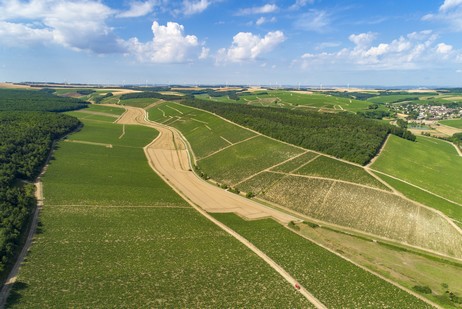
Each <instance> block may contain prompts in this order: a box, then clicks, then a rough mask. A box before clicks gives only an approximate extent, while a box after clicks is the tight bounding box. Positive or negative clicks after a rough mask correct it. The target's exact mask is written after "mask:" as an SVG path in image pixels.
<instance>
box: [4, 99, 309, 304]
mask: <svg viewBox="0 0 462 309" xmlns="http://www.w3.org/2000/svg"><path fill="white" fill-rule="evenodd" d="M91 109H92V108H90V110H91ZM106 112H108V111H107V110H106ZM84 123H85V127H84V129H83V130H82V131H81V132H79V133H77V134H73V135H71V136H70V137H69V139H68V140H73V141H74V142H62V143H60V145H59V149H58V150H57V152H56V153H55V158H54V160H53V161H52V163H51V165H50V166H49V169H48V171H47V173H46V176H45V177H44V179H43V180H44V190H45V207H44V209H43V211H42V215H41V224H40V227H39V233H38V234H37V235H36V238H35V242H34V244H33V247H32V250H31V252H30V253H29V255H28V257H27V262H26V263H25V264H24V265H23V266H22V268H21V271H20V273H19V277H18V281H17V282H16V284H15V285H14V288H13V293H12V294H11V295H10V298H9V307H11V308H30V307H41V308H44V307H92V308H95V307H197V308H205V307H229V306H231V307H276V308H281V307H285V306H289V307H297V308H301V307H303V308H311V307H312V306H311V304H310V303H308V302H307V300H306V299H305V298H303V297H302V296H301V294H300V293H298V292H297V291H296V290H295V289H294V288H293V287H292V286H291V285H290V284H288V283H287V282H286V281H285V280H284V279H283V278H282V277H281V276H280V275H279V274H277V273H276V272H275V271H274V270H273V269H272V268H270V267H269V266H268V265H267V264H266V263H265V262H264V261H263V260H261V259H260V258H259V257H257V256H256V255H255V254H254V253H252V252H251V251H250V250H249V249H247V248H246V247H244V246H243V245H242V244H241V243H239V242H238V241H237V240H236V239H234V238H233V237H232V236H230V235H229V234H227V233H226V232H224V231H223V230H221V229H220V228H218V227H217V226H215V225H214V224H212V223H211V222H210V221H208V220H207V219H205V218H204V217H202V216H201V215H200V214H199V213H198V212H197V211H196V210H194V209H193V208H192V207H190V206H189V205H188V204H187V203H186V202H185V201H184V200H182V199H181V198H180V197H179V196H178V195H177V194H176V193H175V192H174V191H173V190H172V189H171V188H170V187H168V186H167V185H166V184H165V183H164V182H163V181H162V180H161V179H160V178H159V177H158V176H157V175H156V174H155V173H154V172H153V171H152V170H151V169H150V168H149V166H148V164H147V162H146V158H145V156H144V153H143V150H142V147H143V146H144V145H145V144H147V143H149V142H150V141H151V140H152V139H153V138H154V137H155V136H156V134H157V133H156V132H155V131H154V130H152V129H148V128H144V127H137V126H125V129H124V130H123V126H121V125H115V124H112V123H111V122H109V121H107V122H105V123H103V122H101V121H95V120H84ZM123 132H125V134H122V133H123ZM106 145H111V147H107V146H106Z"/></svg>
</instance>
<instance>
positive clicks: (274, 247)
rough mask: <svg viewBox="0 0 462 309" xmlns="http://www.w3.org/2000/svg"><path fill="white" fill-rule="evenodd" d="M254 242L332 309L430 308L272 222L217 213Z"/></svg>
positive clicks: (217, 215) (222, 219)
mask: <svg viewBox="0 0 462 309" xmlns="http://www.w3.org/2000/svg"><path fill="white" fill-rule="evenodd" d="M213 216H214V217H215V218H217V219H219V220H220V221H222V222H223V223H225V224H226V225H228V226H229V227H231V228H232V229H234V230H235V231H237V232H238V233H239V234H241V235H242V236H244V237H245V238H247V239H248V240H249V241H251V242H252V243H254V244H255V245H256V246H257V247H258V248H259V249H260V250H262V251H263V252H265V253H266V254H267V255H268V256H269V257H270V258H272V259H273V260H274V261H276V262H277V263H279V264H280V265H281V266H282V267H284V268H285V269H286V270H287V271H288V272H289V273H292V274H296V278H297V280H298V281H299V282H300V284H301V285H302V286H304V287H305V288H306V289H307V290H308V291H310V292H311V293H312V294H313V295H314V296H315V297H316V298H318V299H319V300H320V301H321V302H322V303H324V304H325V305H326V306H327V307H328V308H366V307H367V308H430V307H431V306H429V305H427V304H426V303H424V302H423V301H421V300H419V299H417V298H415V297H414V296H412V295H410V294H408V293H407V292H405V291H402V290H400V289H399V288H397V287H395V286H393V285H391V284H389V283H387V282H385V281H383V280H382V279H380V278H378V277H376V276H374V275H372V274H371V273H369V272H366V271H364V270H363V269H361V268H359V267H357V266H355V265H353V264H351V263H350V262H347V261H346V260H344V259H342V258H340V257H338V256H336V255H334V254H332V253H331V252H329V251H327V250H326V249H323V248H321V247H319V246H318V245H316V244H314V243H312V242H310V241H308V240H306V239H304V238H302V237H300V236H298V235H297V234H295V233H293V232H292V231H290V230H288V229H286V228H284V227H282V226H281V225H280V224H278V223H276V222H275V221H273V220H271V219H266V220H259V221H244V220H242V219H241V218H239V217H238V216H236V215H234V214H214V215H213Z"/></svg>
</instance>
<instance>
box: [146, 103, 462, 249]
mask: <svg viewBox="0 0 462 309" xmlns="http://www.w3.org/2000/svg"><path fill="white" fill-rule="evenodd" d="M150 117H151V119H154V120H157V121H159V122H164V123H165V124H169V125H171V126H173V127H176V128H177V129H179V130H180V131H181V132H182V133H183V135H185V137H186V138H187V139H188V141H189V142H190V144H191V147H192V149H193V150H194V152H197V151H199V152H201V151H202V153H201V154H202V155H203V153H204V152H203V151H204V150H203V148H205V149H207V153H208V157H202V158H201V157H200V156H197V157H199V160H198V162H197V164H198V165H199V166H200V168H201V171H202V172H204V173H205V174H207V175H208V176H210V177H212V179H214V180H216V181H218V182H219V183H225V184H227V185H231V186H234V187H237V188H238V189H239V190H240V191H243V192H252V193H254V194H257V196H258V197H260V198H262V199H265V200H268V201H270V202H274V203H276V204H279V205H282V206H284V207H287V208H290V209H292V210H295V211H297V212H299V213H301V214H304V215H307V216H310V217H312V218H315V219H318V220H323V221H326V222H330V223H334V224H339V225H342V226H345V227H349V228H354V229H356V230H360V231H363V232H367V233H371V234H375V235H378V236H380V237H385V238H390V239H394V240H397V241H400V242H404V243H407V244H411V245H416V246H421V247H423V248H427V249H431V250H436V251H439V252H442V253H444V254H449V255H453V254H458V252H459V251H458V250H462V247H461V244H462V239H461V236H460V235H459V234H457V233H455V230H454V228H453V227H452V226H450V225H449V223H448V222H447V221H445V220H443V219H442V218H441V217H438V216H437V215H435V214H434V213H432V212H430V211H429V210H426V209H424V210H422V211H419V209H420V208H421V207H419V206H417V205H415V204H413V203H411V202H409V201H407V200H404V199H403V198H401V197H399V196H397V195H395V194H392V193H391V192H390V193H386V192H382V191H379V190H375V189H374V188H378V189H381V190H387V191H390V190H389V189H388V188H387V187H386V186H385V185H383V184H382V183H381V182H379V181H378V180H376V179H375V178H374V177H373V176H371V175H370V174H368V173H367V172H366V171H364V170H363V169H362V168H360V167H357V166H354V165H350V164H348V163H344V162H341V161H338V160H335V159H330V158H328V157H325V156H322V155H321V156H319V157H318V155H317V154H315V153H313V152H310V151H307V152H306V153H303V150H300V149H297V148H292V147H290V146H288V145H286V144H283V143H280V142H276V141H274V140H271V139H267V138H264V137H262V136H257V137H253V138H251V139H247V140H245V141H243V138H244V137H243V134H244V132H250V131H246V130H245V129H243V128H240V127H238V126H233V125H232V124H230V123H229V122H227V121H225V120H223V119H220V118H219V117H216V116H214V115H212V114H210V113H206V112H203V111H201V110H196V109H192V108H189V107H185V106H182V105H180V104H175V103H173V104H172V103H163V104H161V105H159V106H156V107H154V108H152V109H151V110H150ZM169 117H171V118H169ZM192 118H194V119H195V120H193V119H192ZM198 120H199V122H198ZM200 121H203V122H204V123H203V122H200ZM205 122H206V123H207V127H208V128H207V127H205V125H206V124H205ZM223 127H226V128H228V129H227V130H228V131H229V132H234V133H233V135H234V136H233V137H234V140H233V141H232V142H231V141H230V143H228V144H224V139H223V138H221V136H222V134H225V133H227V132H226V130H223ZM201 128H202V130H203V132H207V133H208V134H209V135H205V134H201V135H194V134H195V132H196V131H199V130H200V129H201ZM220 130H221V131H220ZM215 131H217V132H219V133H218V134H217V133H216V132H215ZM199 132H201V131H199ZM250 133H252V132H250ZM247 134H248V133H247ZM252 134H254V133H252ZM207 136H211V138H210V139H208V138H206V137H207ZM191 137H192V138H191ZM236 137H240V139H241V141H243V142H241V143H238V144H232V143H233V142H234V143H235V141H236V140H237V139H236ZM251 137H252V136H251ZM220 143H221V144H220ZM220 145H221V146H220ZM219 147H227V148H226V149H223V148H219ZM216 149H218V150H220V149H221V150H220V151H217V150H216ZM213 150H215V151H216V152H214V151H213ZM291 158H293V159H292V160H291ZM285 161H287V162H285ZM284 162H285V163H284ZM287 173H298V174H299V176H291V175H288V174H287ZM313 177H321V178H325V179H313ZM336 180H342V181H347V182H352V183H357V184H359V185H361V186H359V185H354V184H348V183H342V182H339V181H336ZM429 227H430V228H429ZM428 229H430V230H434V231H435V232H434V233H433V234H432V233H430V232H429V230H428ZM439 237H441V239H440V238H439ZM461 252H462V251H461Z"/></svg>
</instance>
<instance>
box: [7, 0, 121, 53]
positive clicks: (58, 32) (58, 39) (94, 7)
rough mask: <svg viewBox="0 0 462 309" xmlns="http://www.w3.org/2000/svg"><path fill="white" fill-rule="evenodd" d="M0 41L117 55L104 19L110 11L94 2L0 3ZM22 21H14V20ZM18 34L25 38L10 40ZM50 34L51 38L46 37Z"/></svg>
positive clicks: (117, 50) (115, 46)
mask: <svg viewBox="0 0 462 309" xmlns="http://www.w3.org/2000/svg"><path fill="white" fill-rule="evenodd" d="M0 11H1V12H2V13H1V14H0V20H3V21H4V22H3V23H2V25H1V27H2V30H1V35H0V42H2V43H3V44H6V45H17V44H18V43H21V42H22V43H25V42H26V41H27V42H29V43H38V42H43V43H54V44H58V45H62V46H65V47H67V48H71V49H74V50H87V51H93V52H96V53H111V52H119V51H120V48H119V47H118V45H117V42H116V37H115V36H114V34H113V32H112V29H111V28H110V27H109V26H107V24H106V19H107V18H109V17H110V16H112V15H113V14H114V11H113V10H112V9H111V8H109V7H107V6H106V5H104V4H102V3H101V2H100V1H96V0H74V1H62V0H46V1H43V0H42V1H40V0H31V1H28V2H22V1H18V0H0ZM19 19H21V20H24V21H23V22H18V21H17V20H19ZM18 31H21V32H22V33H23V34H25V35H26V37H27V39H24V38H22V37H16V38H15V37H14V36H15V33H17V32H18ZM50 34H51V35H50Z"/></svg>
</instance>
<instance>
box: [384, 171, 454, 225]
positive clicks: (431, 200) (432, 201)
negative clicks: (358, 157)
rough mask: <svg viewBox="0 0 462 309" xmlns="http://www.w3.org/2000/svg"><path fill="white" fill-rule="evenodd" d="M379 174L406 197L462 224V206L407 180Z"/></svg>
mask: <svg viewBox="0 0 462 309" xmlns="http://www.w3.org/2000/svg"><path fill="white" fill-rule="evenodd" d="M377 175H378V176H379V177H380V178H382V179H383V180H385V181H386V182H387V183H388V184H390V185H391V186H392V187H393V188H395V189H396V190H398V191H399V192H401V193H403V194H404V195H405V196H406V197H408V198H410V199H411V200H414V201H416V202H419V203H422V204H424V205H427V206H430V207H432V208H435V209H437V210H439V211H441V212H442V213H444V214H445V215H446V216H448V217H449V218H452V219H454V220H455V221H456V222H457V223H458V224H459V225H461V226H462V207H461V206H459V205H456V204H454V203H451V202H448V201H446V200H445V199H442V198H440V197H438V196H436V195H433V194H430V193H427V192H425V191H423V190H420V189H419V188H416V187H413V186H411V185H408V184H407V183H405V182H402V181H399V180H396V179H394V178H391V177H388V176H385V175H383V174H380V173H377Z"/></svg>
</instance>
